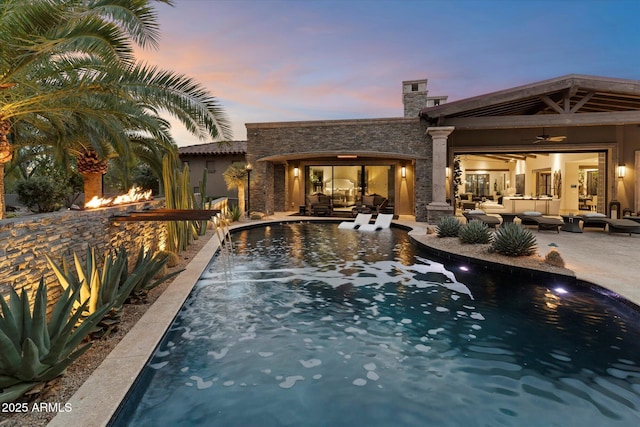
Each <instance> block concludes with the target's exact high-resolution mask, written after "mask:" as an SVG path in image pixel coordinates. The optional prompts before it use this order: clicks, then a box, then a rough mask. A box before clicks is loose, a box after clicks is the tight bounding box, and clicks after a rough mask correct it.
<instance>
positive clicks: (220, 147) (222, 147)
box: [178, 141, 247, 156]
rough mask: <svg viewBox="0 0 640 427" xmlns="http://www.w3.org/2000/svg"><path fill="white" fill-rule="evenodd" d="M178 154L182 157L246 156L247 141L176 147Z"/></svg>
mask: <svg viewBox="0 0 640 427" xmlns="http://www.w3.org/2000/svg"><path fill="white" fill-rule="evenodd" d="M178 153H179V154H180V155H181V156H182V155H195V156H198V155H201V156H208V155H212V154H246V153H247V141H220V142H209V143H206V144H196V145H189V146H187V147H178Z"/></svg>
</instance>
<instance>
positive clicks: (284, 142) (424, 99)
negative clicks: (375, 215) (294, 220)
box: [246, 80, 450, 220]
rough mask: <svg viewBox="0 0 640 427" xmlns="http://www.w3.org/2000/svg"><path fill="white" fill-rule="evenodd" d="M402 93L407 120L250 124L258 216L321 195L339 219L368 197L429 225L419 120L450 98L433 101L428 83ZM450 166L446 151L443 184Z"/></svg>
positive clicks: (426, 158) (426, 155)
mask: <svg viewBox="0 0 640 427" xmlns="http://www.w3.org/2000/svg"><path fill="white" fill-rule="evenodd" d="M402 89H403V90H402V93H403V101H404V104H405V117H400V118H382V119H360V120H328V121H307V122H280V123H248V124H246V127H247V161H248V162H251V164H253V165H254V171H255V172H254V173H255V174H256V175H255V176H256V178H257V179H256V184H255V187H256V188H255V189H253V190H252V191H251V206H252V208H253V209H255V210H261V211H263V212H266V213H271V212H274V211H291V210H299V209H300V207H301V206H305V205H306V198H307V196H309V195H311V194H316V193H323V194H328V195H329V196H331V199H332V202H333V206H334V212H335V211H336V210H340V209H343V210H346V211H347V212H349V211H350V210H351V209H353V207H355V206H357V205H358V204H361V203H362V198H363V196H365V195H370V194H378V195H381V196H383V197H385V198H387V199H388V200H389V202H390V207H392V208H393V210H394V212H395V213H396V214H401V215H415V216H416V217H417V218H420V219H422V220H426V218H427V211H426V205H427V204H428V203H429V202H430V201H432V200H433V195H432V192H433V188H432V187H433V181H432V178H433V177H432V164H433V153H432V143H431V136H430V135H429V134H428V133H427V122H426V121H424V120H422V119H421V118H420V117H419V115H418V113H419V112H420V109H421V108H424V107H426V106H428V105H433V106H435V105H439V104H441V103H443V102H445V101H446V97H445V96H439V97H431V96H429V95H428V91H427V80H411V81H405V82H403V86H402ZM445 160H446V151H445V152H444V153H442V174H443V176H444V171H445V169H444V162H445ZM442 184H443V187H442V188H443V189H444V181H443V183H442ZM441 196H442V197H441V199H442V200H441V202H442V207H444V208H445V209H447V210H448V209H449V208H450V207H449V205H446V203H445V194H444V192H442V194H441Z"/></svg>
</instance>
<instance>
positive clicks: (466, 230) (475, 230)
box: [458, 221, 491, 244]
mask: <svg viewBox="0 0 640 427" xmlns="http://www.w3.org/2000/svg"><path fill="white" fill-rule="evenodd" d="M458 237H460V241H461V242H462V243H472V244H473V243H489V242H491V231H490V230H489V227H488V226H487V225H486V224H485V223H483V222H482V221H469V222H468V223H466V224H464V225H462V226H461V227H460V232H459V234H458Z"/></svg>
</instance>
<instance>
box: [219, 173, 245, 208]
mask: <svg viewBox="0 0 640 427" xmlns="http://www.w3.org/2000/svg"><path fill="white" fill-rule="evenodd" d="M222 177H223V178H224V182H225V183H226V184H227V189H228V190H235V189H237V190H238V208H240V212H241V213H242V215H244V186H245V183H246V182H247V169H246V168H245V165H244V163H242V162H234V163H232V164H231V165H230V166H229V167H228V168H227V170H225V171H224V172H223V173H222Z"/></svg>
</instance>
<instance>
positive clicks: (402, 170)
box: [400, 166, 407, 178]
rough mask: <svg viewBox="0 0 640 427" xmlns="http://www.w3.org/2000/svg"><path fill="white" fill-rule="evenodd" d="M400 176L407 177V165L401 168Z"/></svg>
mask: <svg viewBox="0 0 640 427" xmlns="http://www.w3.org/2000/svg"><path fill="white" fill-rule="evenodd" d="M400 176H401V177H402V178H406V177H407V167H406V166H402V168H401V169H400Z"/></svg>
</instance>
